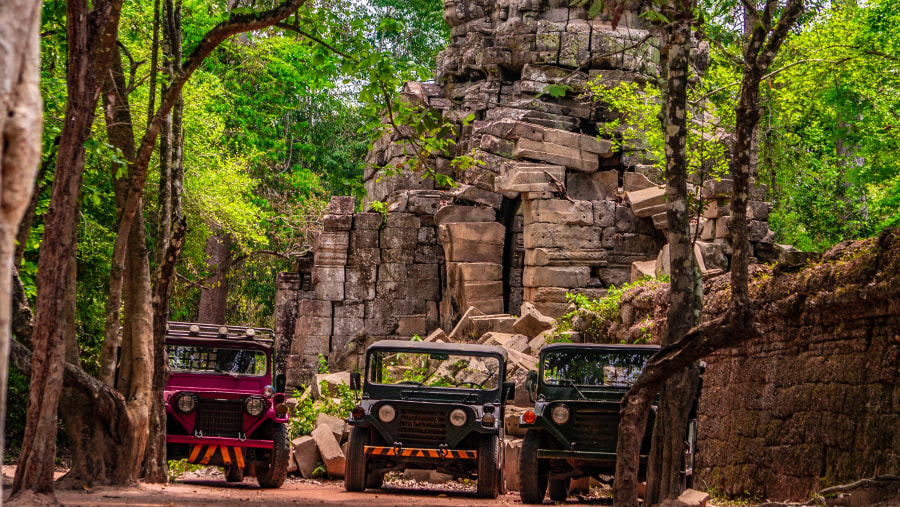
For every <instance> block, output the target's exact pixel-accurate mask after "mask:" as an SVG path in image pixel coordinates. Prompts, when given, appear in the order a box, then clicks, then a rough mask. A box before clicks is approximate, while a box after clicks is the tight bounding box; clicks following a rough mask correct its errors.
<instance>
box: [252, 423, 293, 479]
mask: <svg viewBox="0 0 900 507" xmlns="http://www.w3.org/2000/svg"><path fill="white" fill-rule="evenodd" d="M272 444H274V446H273V448H272V452H271V455H270V460H269V463H268V464H265V465H259V464H258V465H256V481H257V482H259V487H261V488H280V487H281V485H282V484H284V480H285V479H286V478H287V467H288V459H290V457H291V448H290V445H291V444H290V442H289V441H288V432H287V427H286V426H285V425H284V424H283V423H278V424H275V427H274V429H273V430H272Z"/></svg>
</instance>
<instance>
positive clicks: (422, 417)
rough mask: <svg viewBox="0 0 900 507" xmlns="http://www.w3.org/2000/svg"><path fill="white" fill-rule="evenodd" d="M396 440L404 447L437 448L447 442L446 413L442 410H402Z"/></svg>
mask: <svg viewBox="0 0 900 507" xmlns="http://www.w3.org/2000/svg"><path fill="white" fill-rule="evenodd" d="M397 440H399V441H400V442H401V443H403V446H404V447H437V446H439V445H440V444H443V443H445V442H446V441H447V413H446V412H444V411H442V410H427V409H424V410H423V409H415V408H404V409H402V412H401V413H400V430H399V433H398V434H397Z"/></svg>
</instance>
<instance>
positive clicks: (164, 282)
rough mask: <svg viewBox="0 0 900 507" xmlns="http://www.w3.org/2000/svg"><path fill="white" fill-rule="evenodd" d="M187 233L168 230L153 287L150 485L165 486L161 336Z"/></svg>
mask: <svg viewBox="0 0 900 507" xmlns="http://www.w3.org/2000/svg"><path fill="white" fill-rule="evenodd" d="M186 232H187V228H186V227H185V222H184V220H183V219H180V220H179V221H178V222H176V223H175V227H174V228H173V229H172V237H171V238H170V240H169V242H168V245H169V246H168V248H167V249H166V255H165V257H164V258H163V263H162V264H161V265H160V267H159V271H158V274H157V277H156V283H155V284H154V286H153V347H154V350H155V351H156V356H155V358H154V370H153V404H152V405H151V407H150V440H149V441H148V442H147V451H146V453H145V455H144V479H145V480H147V481H151V482H165V481H166V480H167V478H168V476H167V474H166V467H167V463H166V431H165V428H166V410H165V406H164V404H163V402H162V401H163V400H162V395H163V389H165V387H166V381H167V380H168V364H167V360H166V349H165V336H166V321H167V320H168V315H169V299H170V298H171V295H172V281H173V279H174V278H175V263H176V261H177V260H178V256H179V255H180V254H181V247H182V245H184V236H185V234H186Z"/></svg>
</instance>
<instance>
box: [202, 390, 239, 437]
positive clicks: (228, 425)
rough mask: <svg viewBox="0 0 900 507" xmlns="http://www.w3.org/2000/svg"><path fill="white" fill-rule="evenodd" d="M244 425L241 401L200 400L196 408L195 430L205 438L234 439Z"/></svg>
mask: <svg viewBox="0 0 900 507" xmlns="http://www.w3.org/2000/svg"><path fill="white" fill-rule="evenodd" d="M243 424H244V409H243V403H241V400H210V399H205V398H201V399H200V404H199V406H198V407H197V419H196V425H195V429H197V430H200V431H202V432H203V436H206V437H233V438H236V437H237V436H238V433H239V432H241V431H242V430H243V429H244V428H243Z"/></svg>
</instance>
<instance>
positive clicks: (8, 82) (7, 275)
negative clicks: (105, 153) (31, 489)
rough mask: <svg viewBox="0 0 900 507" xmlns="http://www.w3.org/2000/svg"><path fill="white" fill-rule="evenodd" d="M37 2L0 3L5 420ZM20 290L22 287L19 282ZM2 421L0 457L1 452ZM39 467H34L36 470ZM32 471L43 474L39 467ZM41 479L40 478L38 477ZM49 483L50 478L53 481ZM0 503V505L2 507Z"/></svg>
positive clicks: (28, 163)
mask: <svg viewBox="0 0 900 507" xmlns="http://www.w3.org/2000/svg"><path fill="white" fill-rule="evenodd" d="M40 28H41V2H38V1H35V0H10V1H5V2H2V3H0V47H2V48H3V51H2V52H0V411H2V412H0V413H2V414H6V400H7V398H6V390H7V389H6V388H7V381H8V378H9V349H10V341H11V329H12V326H13V318H12V296H13V290H14V280H13V278H15V279H16V281H18V275H17V272H16V270H15V267H14V258H15V255H16V245H15V239H16V232H17V229H18V227H19V222H20V221H21V219H22V215H23V213H24V212H25V209H26V208H27V207H28V204H29V202H30V200H31V192H32V190H33V189H34V176H35V172H36V171H37V166H38V164H39V163H40V159H41V118H42V105H41V95H40V88H39V86H38V82H39V79H40ZM20 284H21V282H20ZM5 420H6V418H5V417H4V418H3V419H2V420H0V455H3V452H4V446H5V441H4V435H5V434H6V431H5ZM35 465H37V464H35ZM35 470H36V471H38V472H42V469H41V466H36V467H35ZM38 475H39V476H41V477H43V475H42V474H40V473H38ZM51 478H52V475H51ZM2 503H3V501H2V499H0V505H2Z"/></svg>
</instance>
